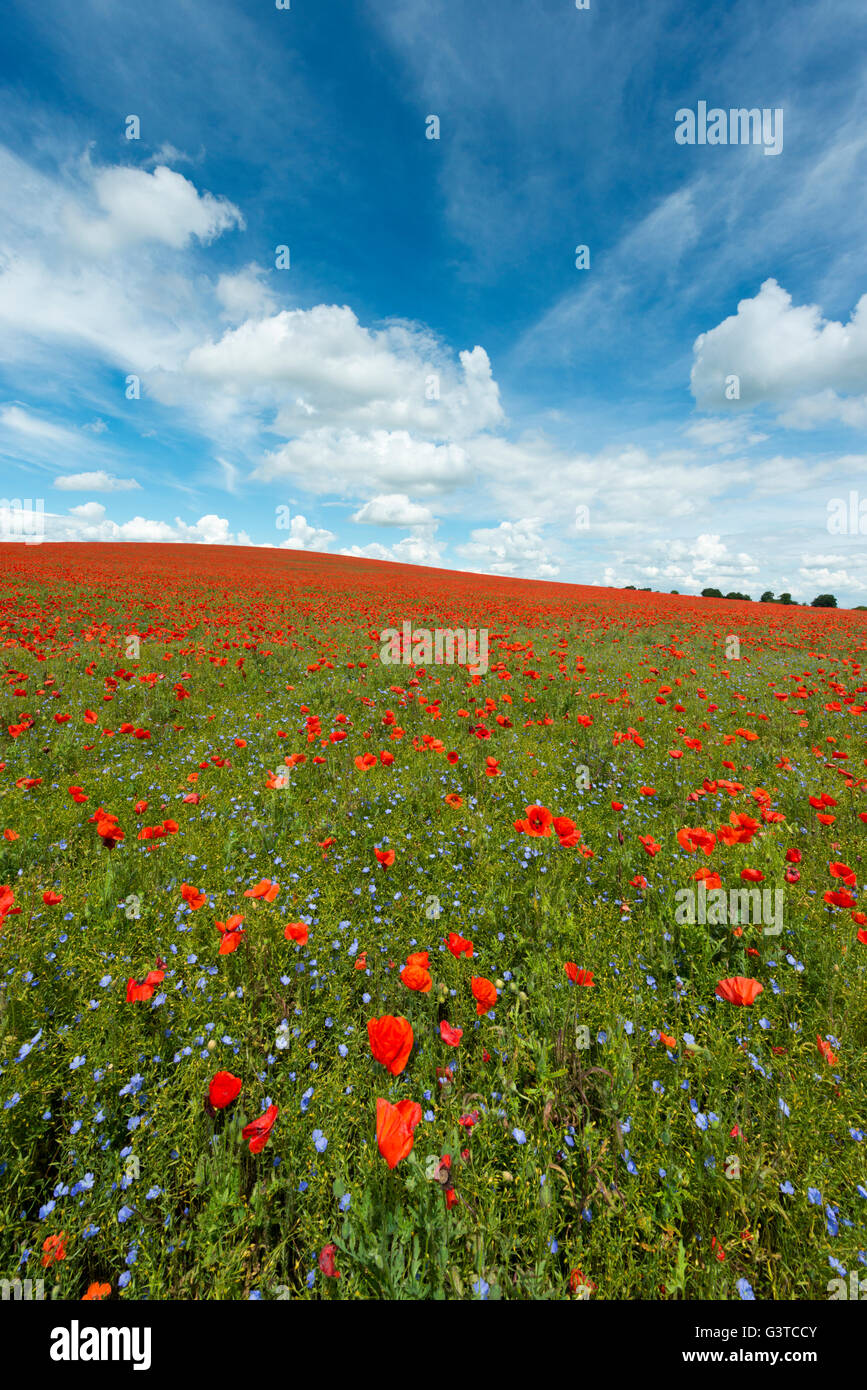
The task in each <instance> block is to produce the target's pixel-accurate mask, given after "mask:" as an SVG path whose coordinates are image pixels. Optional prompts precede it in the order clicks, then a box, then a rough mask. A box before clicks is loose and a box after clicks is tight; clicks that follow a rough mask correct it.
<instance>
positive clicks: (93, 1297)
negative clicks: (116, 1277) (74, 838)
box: [81, 1283, 111, 1303]
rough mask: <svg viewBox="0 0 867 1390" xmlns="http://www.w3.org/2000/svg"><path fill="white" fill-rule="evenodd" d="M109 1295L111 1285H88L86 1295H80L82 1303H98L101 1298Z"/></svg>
mask: <svg viewBox="0 0 867 1390" xmlns="http://www.w3.org/2000/svg"><path fill="white" fill-rule="evenodd" d="M110 1294H111V1284H97V1283H94V1284H90V1285H88V1289H87V1293H83V1294H82V1295H81V1301H82V1303H88V1302H99V1301H100V1300H101V1299H103V1298H108V1297H109V1295H110Z"/></svg>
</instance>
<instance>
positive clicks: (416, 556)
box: [340, 528, 442, 566]
mask: <svg viewBox="0 0 867 1390" xmlns="http://www.w3.org/2000/svg"><path fill="white" fill-rule="evenodd" d="M340 554H341V555H354V556H356V557H357V558H359V559H361V558H363V559H368V560H392V561H394V562H396V563H397V564H401V565H434V566H437V565H440V564H441V563H442V553H441V551H440V548H439V546H438V545H437V543H436V542H435V540H434V539H433V536H432V535H431V534H430V533H429V532H428V531H426V530H424V529H422V528H420V529H419V530H418V531H417V532H414V533H413V534H412V535H409V536H404V537H403V539H402V540H399V541H398V542H397V543H396V544H395V545H392V546H386V545H379V544H378V543H377V542H376V541H374V542H373V543H372V544H371V545H365V546H360V545H353V546H350V547H349V548H348V549H346V550H341V552H340Z"/></svg>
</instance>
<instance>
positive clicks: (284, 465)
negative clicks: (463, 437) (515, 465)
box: [253, 429, 472, 496]
mask: <svg viewBox="0 0 867 1390" xmlns="http://www.w3.org/2000/svg"><path fill="white" fill-rule="evenodd" d="M253 476H254V477H256V478H259V479H261V480H262V481H263V482H272V481H273V480H274V479H277V478H292V479H294V480H295V481H296V482H297V483H298V484H299V485H300V486H302V487H304V488H306V489H307V490H308V491H309V492H319V493H321V492H336V493H345V492H347V491H349V492H358V491H360V490H362V489H364V490H365V491H367V490H368V489H369V488H370V487H381V488H383V489H386V488H396V487H397V488H399V487H401V485H402V486H403V487H411V488H412V490H413V492H416V493H420V494H422V495H423V496H432V495H433V494H435V493H439V492H448V491H450V490H451V489H453V488H455V487H458V486H459V485H460V484H462V483H466V482H468V481H469V480H470V478H471V476H472V470H471V469H470V466H469V463H468V461H467V456H466V453H465V451H464V450H463V448H461V447H460V445H458V444H432V443H430V442H429V441H427V440H420V439H416V438H414V437H413V436H412V435H411V434H409V432H408V431H407V430H391V431H389V430H380V429H376V430H371V431H370V433H369V434H359V433H357V432H356V431H355V430H348V429H347V430H333V429H314V430H308V431H307V432H306V433H305V434H302V435H301V436H299V438H297V439H293V440H292V441H291V442H290V443H288V444H284V445H283V447H282V448H280V449H276V450H275V451H274V452H273V453H268V454H266V455H265V457H264V459H263V460H262V462H261V464H260V465H259V467H258V468H257V469H256V470H255V472H254V475H253Z"/></svg>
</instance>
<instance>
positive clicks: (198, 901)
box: [181, 883, 208, 912]
mask: <svg viewBox="0 0 867 1390" xmlns="http://www.w3.org/2000/svg"><path fill="white" fill-rule="evenodd" d="M181 897H182V898H183V900H184V902H185V903H187V904H188V906H189V907H190V908H191V909H192V910H193V912H195V911H196V909H197V908H200V907H204V905H205V903H206V902H207V901H208V898H207V894H205V893H200V892H199V890H198V888H194V887H193V886H192V884H191V883H182V884H181Z"/></svg>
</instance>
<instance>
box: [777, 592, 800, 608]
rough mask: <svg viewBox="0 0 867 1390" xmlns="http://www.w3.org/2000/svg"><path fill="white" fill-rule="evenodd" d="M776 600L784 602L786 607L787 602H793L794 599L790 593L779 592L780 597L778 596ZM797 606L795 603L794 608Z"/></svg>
mask: <svg viewBox="0 0 867 1390" xmlns="http://www.w3.org/2000/svg"><path fill="white" fill-rule="evenodd" d="M778 602H780V603H785V604H786V606H787V607H788V605H789V604H793V603H795V600H794V599H793V598H792V595H791V594H780V597H779V600H778ZM797 606H798V605H797V604H795V607H796V608H797Z"/></svg>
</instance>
